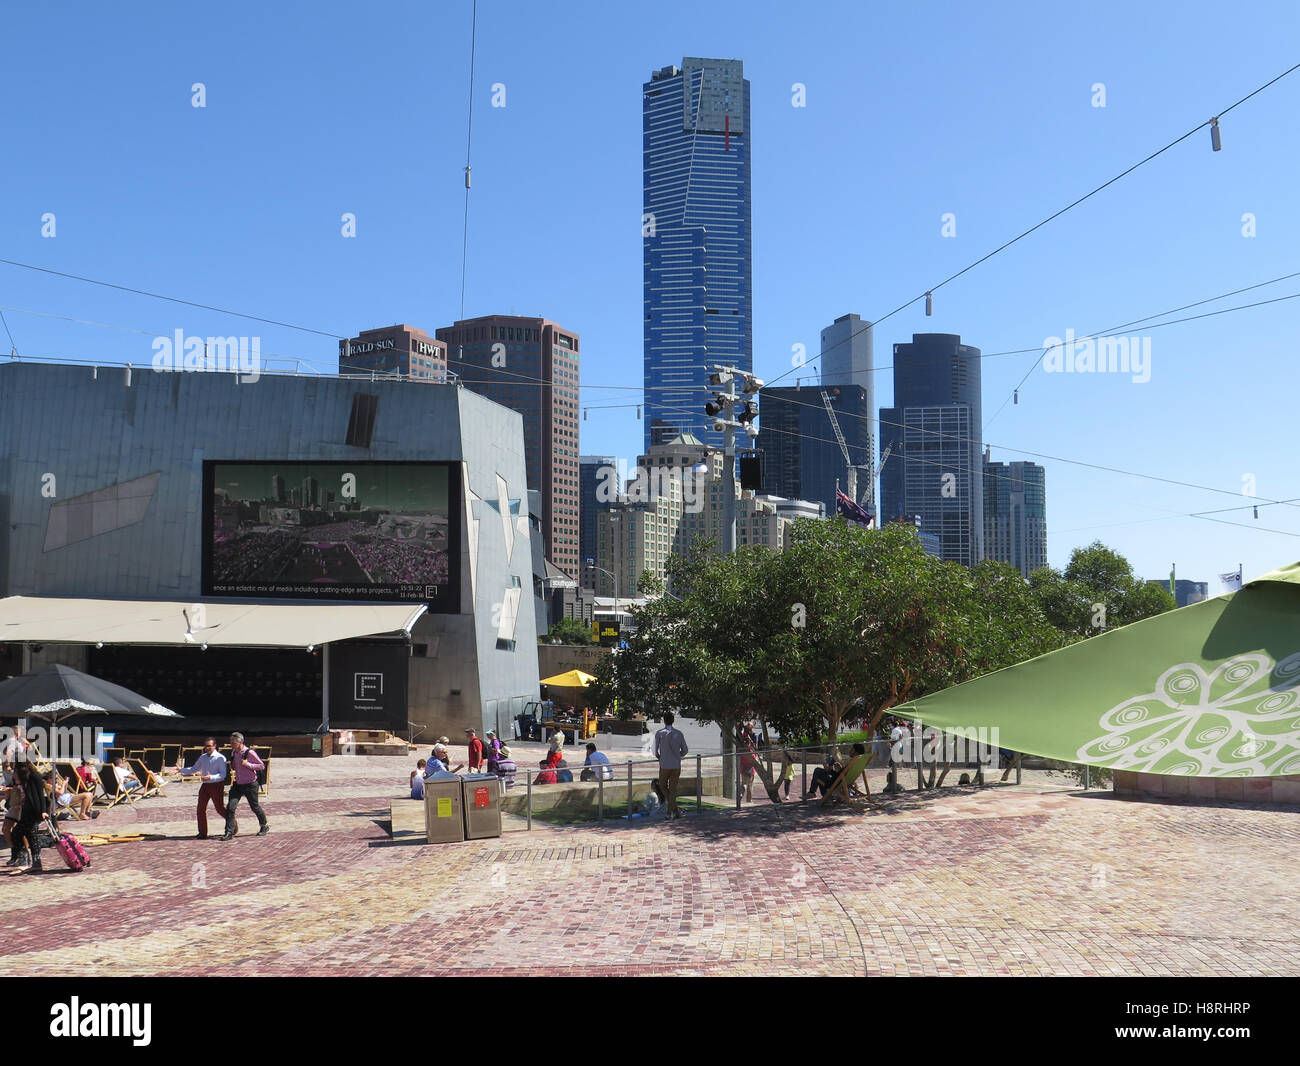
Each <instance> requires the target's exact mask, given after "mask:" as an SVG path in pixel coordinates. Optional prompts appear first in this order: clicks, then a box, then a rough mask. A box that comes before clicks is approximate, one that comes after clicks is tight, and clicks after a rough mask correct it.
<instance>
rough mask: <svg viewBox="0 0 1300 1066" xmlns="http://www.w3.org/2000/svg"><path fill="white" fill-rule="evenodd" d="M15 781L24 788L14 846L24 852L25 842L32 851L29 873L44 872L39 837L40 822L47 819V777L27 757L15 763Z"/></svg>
mask: <svg viewBox="0 0 1300 1066" xmlns="http://www.w3.org/2000/svg"><path fill="white" fill-rule="evenodd" d="M14 783H15V784H17V785H18V786H19V787H20V788H22V790H23V806H22V811H21V813H20V814H19V815H18V824H17V825H16V826H15V827H14V847H16V848H17V849H18V850H19V853H20V854H21V852H22V846H23V842H24V841H26V843H27V850H28V851H29V852H30V853H31V856H32V864H31V865H30V866H29V867H28V868H27V873H29V874H39V873H44V872H45V869H44V867H42V866H41V842H40V840H39V838H38V837H37V833H38V832H39V831H40V824H41V822H42V821H44V819H45V811H46V809H47V808H46V804H45V779H44V778H43V777H42V776H41V775H40V774H39V773H37V772H36V767H35V766H33V765H32V764H31V763H30V762H28V761H27V760H26V759H20V760H19V761H18V762H16V763H15V764H14Z"/></svg>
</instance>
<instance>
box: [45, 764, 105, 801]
mask: <svg viewBox="0 0 1300 1066" xmlns="http://www.w3.org/2000/svg"><path fill="white" fill-rule="evenodd" d="M54 770H55V772H56V773H57V774H58V775H59V776H60V777H61V778H63V780H65V781H66V782H67V783H68V787H69V789H70V790H71V791H73V792H89V793H91V794H92V795H93V794H94V792H95V786H94V785H88V784H86V782H84V781H83V780H82V779H81V775H80V774H79V773H77V768H76V767H75V766H73V765H72V763H70V762H57V763H55V764H54Z"/></svg>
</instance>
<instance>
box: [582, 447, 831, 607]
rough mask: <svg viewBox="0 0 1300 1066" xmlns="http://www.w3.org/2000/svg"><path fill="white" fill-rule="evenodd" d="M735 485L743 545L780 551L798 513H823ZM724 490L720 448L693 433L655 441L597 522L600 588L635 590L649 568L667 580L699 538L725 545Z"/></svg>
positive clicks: (614, 592) (612, 592)
mask: <svg viewBox="0 0 1300 1066" xmlns="http://www.w3.org/2000/svg"><path fill="white" fill-rule="evenodd" d="M734 491H735V499H736V544H737V546H742V545H747V544H760V545H763V546H764V547H767V548H772V549H774V550H776V551H780V550H782V549H784V548H785V545H786V542H787V538H788V537H789V534H790V529H791V527H792V526H793V524H794V520H795V518H796V517H807V516H809V515H811V514H813V513H820V508H819V507H818V505H817V504H816V503H813V502H810V501H805V500H785V499H776V498H774V497H770V496H768V497H764V496H757V497H756V496H755V494H754V493H753V492H751V491H748V490H744V489H741V488H740V484H739V482H737V483H736V487H735V490H734ZM725 492H726V483H725V481H724V479H723V459H722V453H721V452H718V451H714V450H713V449H711V448H709V447H708V446H707V445H705V444H704V443H703V442H701V441H700V440H699V439H698V438H696V437H693V436H690V435H689V434H682V435H681V436H680V437H678V438H676V439H675V440H672V441H669V442H667V443H665V444H656V445H655V446H653V447H652V448H651V449H650V451H649V452H648V453H647V454H645V455H643V456H641V457H640V458H639V459H638V460H637V471H636V477H634V478H629V479H628V480H627V482H626V483H625V485H624V492H623V494H622V496H620V498H619V499H617V500H616V501H614V502H613V503H612V504H611V505H610V507H609V510H608V512H607V513H606V514H604V515H602V516H601V519H600V521H599V523H598V526H597V565H598V566H599V567H600V568H601V569H600V570H597V571H596V572H595V588H596V591H597V593H598V594H599V595H602V596H619V597H630V596H634V595H636V586H637V582H638V581H639V580H640V578H641V575H642V574H644V573H646V572H649V573H650V574H653V575H654V576H655V577H657V578H659V579H661V580H664V579H666V577H667V567H668V560H669V558H670V557H671V556H673V555H686V554H688V553H689V552H690V550H691V548H692V546H693V545H694V544H695V543H697V542H699V541H706V540H707V541H710V542H712V544H713V547H714V550H715V551H716V550H720V549H721V546H722V521H723V502H724V500H725ZM602 570H603V571H608V573H603V572H602Z"/></svg>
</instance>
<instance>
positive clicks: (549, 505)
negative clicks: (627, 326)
mask: <svg viewBox="0 0 1300 1066" xmlns="http://www.w3.org/2000/svg"><path fill="white" fill-rule="evenodd" d="M436 335H437V338H438V339H439V340H440V341H442V342H444V343H445V344H446V345H447V355H448V364H447V365H448V368H449V370H450V372H451V373H453V374H454V375H456V377H457V378H458V380H459V381H460V383H461V384H462V385H464V386H465V388H467V389H472V390H473V391H474V392H477V393H479V394H480V395H483V396H486V397H488V398H489V399H491V400H495V401H496V402H497V403H499V404H501V405H502V406H503V407H508V408H510V409H511V410H512V411H518V412H519V413H520V414H521V415H523V417H524V452H525V455H526V457H527V469H528V487H529V488H530V489H537V490H538V491H539V492H540V493H541V520H542V537H543V547H544V550H545V555H546V558H547V559H549V560H550V561H551V562H552V563H554V564H555V565H556V566H558V567H559V568H560V569H561V570H563V571H564V572H565V573H566V574H568V575H570V576H571V577H576V576H577V575H578V560H579V552H578V534H579V520H578V509H579V508H578V490H579V485H578V419H579V417H580V416H579V413H578V382H579V338H578V334H576V333H574V332H573V330H571V329H566V328H565V327H564V326H561V325H560V324H559V323H557V322H552V321H551V320H549V319H546V318H530V317H521V316H516V315H485V316H483V317H480V318H467V319H464V320H463V321H458V322H456V323H454V324H453V325H450V326H446V327H443V328H442V329H439V330H437V331H436Z"/></svg>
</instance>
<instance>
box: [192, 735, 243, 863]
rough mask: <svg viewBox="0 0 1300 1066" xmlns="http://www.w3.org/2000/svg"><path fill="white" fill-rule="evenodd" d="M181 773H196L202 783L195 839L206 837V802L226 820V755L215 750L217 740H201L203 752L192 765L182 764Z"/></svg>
mask: <svg viewBox="0 0 1300 1066" xmlns="http://www.w3.org/2000/svg"><path fill="white" fill-rule="evenodd" d="M181 775H182V776H185V777H188V776H191V775H198V778H199V780H200V781H202V782H203V783H202V784H201V785H199V805H198V811H197V812H196V813H197V815H198V821H199V832H198V835H197V836H196V837H195V838H194V839H196V840H207V839H208V804H209V803H211V804H212V806H213V807H215V808H216V811H217V817H218V818H220V819H221V820H222V821H223V822H224V821H225V820H226V803H225V799H224V796H225V791H226V757H225V756H224V755H222V754H221V752H219V751H217V742H216V740H214V739H213V738H212V737H208V739H207V740H205V741H204V742H203V754H202V755H200V756H199V757H198V758H197V759H195V760H194V765H193V766H182V767H181ZM235 832H239V823H238V822H236V823H235Z"/></svg>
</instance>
